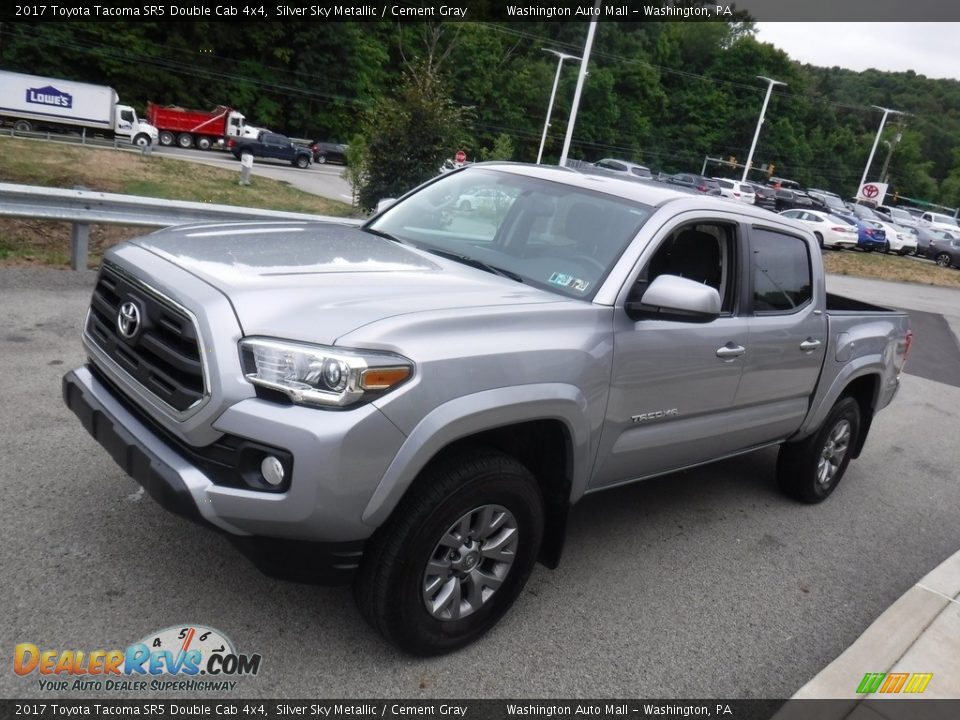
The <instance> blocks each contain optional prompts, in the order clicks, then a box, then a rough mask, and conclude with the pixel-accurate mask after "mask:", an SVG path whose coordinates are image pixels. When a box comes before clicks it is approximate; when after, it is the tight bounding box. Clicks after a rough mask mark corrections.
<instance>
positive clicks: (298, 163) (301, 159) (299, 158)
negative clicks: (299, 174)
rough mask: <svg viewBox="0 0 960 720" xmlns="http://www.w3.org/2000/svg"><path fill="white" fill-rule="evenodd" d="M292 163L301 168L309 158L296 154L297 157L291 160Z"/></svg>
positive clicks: (306, 163) (308, 161)
mask: <svg viewBox="0 0 960 720" xmlns="http://www.w3.org/2000/svg"><path fill="white" fill-rule="evenodd" d="M293 164H294V165H296V166H297V167H298V168H300V169H301V170H303V169H304V168H305V167H306V166H307V165H309V164H310V158H308V157H307V156H306V155H298V156H297V159H296V160H294V161H293Z"/></svg>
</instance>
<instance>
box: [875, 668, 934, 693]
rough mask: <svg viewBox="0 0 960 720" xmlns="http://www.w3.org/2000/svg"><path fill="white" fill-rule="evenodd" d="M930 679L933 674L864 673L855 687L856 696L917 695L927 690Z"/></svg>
mask: <svg viewBox="0 0 960 720" xmlns="http://www.w3.org/2000/svg"><path fill="white" fill-rule="evenodd" d="M932 679H933V673H889V674H887V673H866V674H865V675H864V676H863V679H862V680H861V681H860V684H859V685H858V686H857V694H858V695H872V694H873V693H877V692H879V693H886V694H896V693H901V692H903V693H914V694H919V693H922V692H923V691H924V690H926V689H927V685H929V684H930V681H931V680H932Z"/></svg>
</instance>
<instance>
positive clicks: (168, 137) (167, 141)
mask: <svg viewBox="0 0 960 720" xmlns="http://www.w3.org/2000/svg"><path fill="white" fill-rule="evenodd" d="M173 141H174V135H173V133H172V132H170V131H169V130H161V131H160V144H161V145H165V146H166V147H170V146H171V145H173Z"/></svg>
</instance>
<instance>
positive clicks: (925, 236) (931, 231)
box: [917, 228, 960, 260]
mask: <svg viewBox="0 0 960 720" xmlns="http://www.w3.org/2000/svg"><path fill="white" fill-rule="evenodd" d="M951 240H960V233H951V232H947V231H946V230H938V229H937V228H917V255H920V256H921V257H928V258H930V259H931V260H932V259H933V257H932V255H931V254H930V253H929V252H928V248H930V246H931V245H933V246H934V247H935V246H936V245H937V243H938V242H940V241H946V242H949V241H951Z"/></svg>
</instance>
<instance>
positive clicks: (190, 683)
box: [13, 624, 262, 692]
mask: <svg viewBox="0 0 960 720" xmlns="http://www.w3.org/2000/svg"><path fill="white" fill-rule="evenodd" d="M261 659H262V658H261V656H260V655H259V654H258V653H254V654H251V655H247V654H242V653H238V652H237V651H236V650H235V649H234V646H233V643H232V642H230V640H229V639H228V638H227V637H226V635H224V634H223V633H221V632H220V631H219V630H215V629H213V628H210V627H204V626H202V625H187V624H184V625H174V626H171V627H168V628H165V629H163V630H160V631H158V632H155V633H150V634H149V635H147V636H146V637H144V638H143V639H142V640H139V641H138V642H135V643H133V644H132V645H129V646H128V647H127V649H126V650H120V649H115V650H45V649H41V648H40V647H38V646H37V645H35V644H34V643H19V644H18V645H17V646H16V648H15V649H14V654H13V671H14V672H15V673H16V674H17V675H20V676H22V677H32V676H36V677H37V684H38V688H39V689H40V690H42V691H47V690H49V691H55V692H64V691H97V692H103V691H108V692H110V691H112V692H137V691H151V692H157V691H165V692H170V691H178V690H182V691H186V692H196V691H200V690H216V691H229V690H233V689H235V688H236V686H237V683H238V680H236V679H235V678H238V677H250V676H254V675H256V674H257V673H258V672H259V671H260V661H261Z"/></svg>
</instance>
